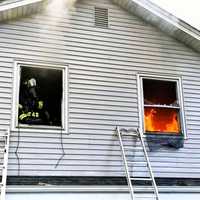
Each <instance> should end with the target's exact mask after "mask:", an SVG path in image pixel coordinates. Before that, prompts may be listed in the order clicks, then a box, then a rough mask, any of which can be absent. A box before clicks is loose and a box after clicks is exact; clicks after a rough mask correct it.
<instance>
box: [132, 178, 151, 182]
mask: <svg viewBox="0 0 200 200" xmlns="http://www.w3.org/2000/svg"><path fill="white" fill-rule="evenodd" d="M131 180H132V181H152V178H134V177H131Z"/></svg>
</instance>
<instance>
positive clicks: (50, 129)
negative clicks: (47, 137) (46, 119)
mask: <svg viewBox="0 0 200 200" xmlns="http://www.w3.org/2000/svg"><path fill="white" fill-rule="evenodd" d="M11 131H13V132H18V131H20V132H40V133H41V132H43V133H60V132H61V131H62V133H64V134H68V130H67V129H66V128H61V127H58V126H43V125H38V126H33V125H24V124H23V125H20V126H16V127H14V128H12V129H11Z"/></svg>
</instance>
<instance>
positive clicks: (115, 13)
mask: <svg viewBox="0 0 200 200" xmlns="http://www.w3.org/2000/svg"><path fill="white" fill-rule="evenodd" d="M95 6H98V7H101V6H104V7H106V8H108V9H109V28H108V29H99V28H97V27H94V7H95ZM16 60H18V61H19V60H20V61H29V62H39V63H54V64H56V65H58V66H69V68H68V70H69V78H68V81H69V84H68V102H69V103H68V129H69V131H68V133H69V134H64V135H63V139H62V141H63V146H64V150H65V156H64V157H63V160H61V162H60V164H59V166H57V167H55V165H56V163H57V161H58V159H59V158H60V157H61V155H62V153H63V152H62V145H61V133H60V132H54V131H50V130H46V131H38V132H35V131H29V132H28V131H23V130H21V131H20V134H19V133H18V132H17V131H13V132H11V147H10V154H9V166H8V168H9V170H8V175H13V176H14V175H18V174H19V175H23V176H39V175H41V176H54V175H55V176H124V173H123V165H122V161H121V154H120V148H119V145H118V141H117V139H116V137H115V136H114V135H113V134H114V130H115V127H116V125H118V126H121V127H125V128H135V127H138V126H139V111H138V95H137V74H138V73H140V74H143V73H150V74H157V75H160V74H162V75H168V76H171V75H173V76H178V77H179V76H180V77H182V87H183V88H182V89H183V100H184V101H183V103H184V109H185V118H186V125H187V135H188V139H187V140H185V144H184V148H181V149H179V150H174V149H168V150H162V149H161V150H159V151H156V152H149V156H150V160H151V162H152V168H153V171H154V172H155V176H156V177H184V178H187V177H190V178H197V177H198V178H200V156H199V155H200V146H199V144H200V134H199V132H200V125H199V124H200V123H199V122H200V114H199V113H200V108H199V102H200V90H199V86H200V82H199V80H200V67H199V66H200V57H199V54H198V53H196V52H194V51H193V50H191V49H189V48H187V47H186V46H184V45H183V44H181V43H179V42H177V41H176V40H174V39H172V38H170V37H168V36H167V35H165V34H164V33H162V32H160V31H159V30H158V29H157V28H154V27H152V26H151V25H149V24H147V23H145V22H143V21H142V20H141V19H139V18H137V17H135V16H133V15H131V14H129V13H128V12H126V11H125V10H122V9H121V8H120V7H118V6H117V5H114V4H113V3H111V1H109V0H102V1H98V0H92V1H91V0H83V1H78V3H77V7H76V9H74V10H73V11H72V16H70V17H68V16H67V14H66V13H65V15H64V16H58V15H56V14H54V13H52V14H48V15H47V14H38V15H33V16H29V17H26V18H23V19H18V20H15V21H8V22H4V23H1V24H0V131H3V130H4V129H6V128H7V127H8V126H9V125H10V123H11V122H10V120H11V115H12V114H11V108H12V93H13V92H14V88H13V78H14V77H13V71H14V64H13V63H14V61H16ZM19 135H20V137H19ZM127 142H129V144H130V147H131V146H133V145H134V144H133V142H131V141H127ZM17 146H18V155H19V158H20V165H19V163H18V161H17V157H16V154H15V152H16V147H17ZM133 147H134V146H133ZM130 155H135V156H132V157H131V158H132V159H133V158H134V159H135V160H141V155H142V152H141V148H139V147H137V148H133V151H132V152H130ZM19 168H20V171H18V169H19ZM144 169H145V168H143V167H142V166H135V167H134V168H132V170H134V171H135V170H136V173H135V175H138V176H144V175H145V173H144Z"/></svg>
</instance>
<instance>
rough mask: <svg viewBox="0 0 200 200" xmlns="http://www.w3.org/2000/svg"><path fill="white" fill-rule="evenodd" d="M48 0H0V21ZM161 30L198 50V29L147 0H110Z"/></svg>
mask: <svg viewBox="0 0 200 200" xmlns="http://www.w3.org/2000/svg"><path fill="white" fill-rule="evenodd" d="M48 1H49V0H4V1H2V2H1V1H0V21H3V20H10V19H13V18H17V17H22V16H26V15H30V14H33V13H36V12H39V11H40V10H41V9H43V8H44V6H45V5H46V3H47V2H48ZM111 1H113V2H114V3H116V4H118V5H119V6H121V7H122V8H124V9H126V10H127V11H129V12H130V13H132V14H134V15H137V16H138V17H140V18H142V19H143V20H145V21H147V22H149V23H150V24H152V25H154V26H156V27H158V28H159V29H160V30H161V31H163V32H165V33H167V34H169V35H170V36H172V37H174V38H176V39H177V40H179V41H181V42H183V43H184V44H186V45H187V46H189V47H191V48H193V49H194V50H196V51H197V52H200V31H198V30H197V29H195V28H194V27H192V26H190V25H189V24H187V23H186V22H184V21H182V20H180V19H178V18H177V17H175V16H173V15H172V14H170V13H168V12H167V11H165V10H164V9H162V8H160V7H158V6H156V5H155V4H154V3H152V2H150V1H149V0H111Z"/></svg>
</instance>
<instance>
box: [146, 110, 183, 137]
mask: <svg viewBox="0 0 200 200" xmlns="http://www.w3.org/2000/svg"><path fill="white" fill-rule="evenodd" d="M144 123H145V132H147V133H148V132H153V133H156V132H157V133H174V134H179V133H180V130H181V129H180V122H179V110H178V109H171V108H170V109H169V108H155V107H146V108H144Z"/></svg>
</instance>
